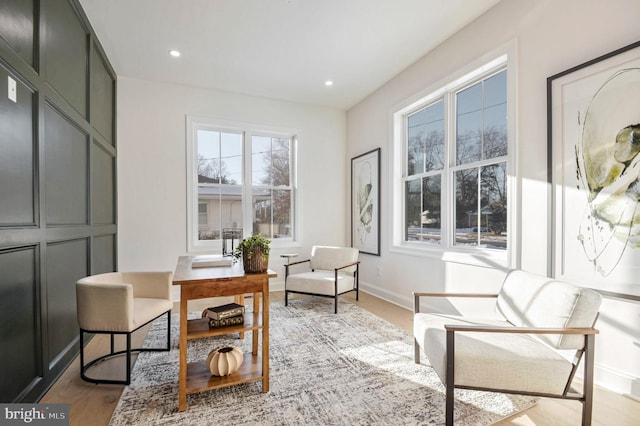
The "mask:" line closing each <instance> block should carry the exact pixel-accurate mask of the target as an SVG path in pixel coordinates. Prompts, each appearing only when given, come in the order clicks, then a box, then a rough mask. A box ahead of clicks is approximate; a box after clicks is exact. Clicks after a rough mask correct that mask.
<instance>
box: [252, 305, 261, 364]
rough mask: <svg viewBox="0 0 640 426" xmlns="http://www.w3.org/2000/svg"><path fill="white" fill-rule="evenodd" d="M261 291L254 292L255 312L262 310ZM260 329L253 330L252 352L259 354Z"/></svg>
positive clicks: (254, 354)
mask: <svg viewBox="0 0 640 426" xmlns="http://www.w3.org/2000/svg"><path fill="white" fill-rule="evenodd" d="M259 302H260V293H253V312H254V313H255V312H260V303H259ZM258 333H259V331H258V330H253V331H252V332H251V354H252V355H253V356H256V355H258Z"/></svg>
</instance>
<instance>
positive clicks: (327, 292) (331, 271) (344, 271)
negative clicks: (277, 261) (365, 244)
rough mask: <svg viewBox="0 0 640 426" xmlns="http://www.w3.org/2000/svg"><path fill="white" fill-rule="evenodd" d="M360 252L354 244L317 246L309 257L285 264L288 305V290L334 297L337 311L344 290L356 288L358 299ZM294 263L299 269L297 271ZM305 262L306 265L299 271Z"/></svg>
mask: <svg viewBox="0 0 640 426" xmlns="http://www.w3.org/2000/svg"><path fill="white" fill-rule="evenodd" d="M358 254H359V252H358V249H355V248H351V247H329V246H314V247H313V248H312V249H311V258H310V259H307V260H301V261H298V262H293V263H290V264H288V265H285V278H284V304H285V306H288V305H289V293H298V294H308V295H314V296H322V297H331V298H333V299H334V312H335V313H336V314H337V313H338V296H340V295H341V294H345V293H348V292H350V291H355V292H356V300H358V296H359V292H358V280H359V276H358V275H359V265H360V262H359V261H358ZM292 266H295V268H297V269H298V270H296V273H293V270H294V268H292ZM303 266H307V269H306V270H302V271H300V269H301V268H302V267H303ZM309 269H310V270H309Z"/></svg>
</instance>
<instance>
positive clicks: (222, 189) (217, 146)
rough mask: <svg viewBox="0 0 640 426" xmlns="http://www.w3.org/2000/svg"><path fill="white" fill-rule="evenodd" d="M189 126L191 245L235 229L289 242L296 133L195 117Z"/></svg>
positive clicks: (209, 244) (213, 243)
mask: <svg viewBox="0 0 640 426" xmlns="http://www.w3.org/2000/svg"><path fill="white" fill-rule="evenodd" d="M187 128H188V137H187V148H188V149H187V152H188V175H189V176H188V182H189V184H188V185H189V187H188V189H187V190H188V194H189V196H188V197H187V198H188V200H187V202H188V206H187V211H188V228H189V229H188V232H189V238H188V240H189V250H190V251H197V250H199V249H206V248H218V247H221V239H222V237H223V234H225V233H229V234H234V235H237V233H238V232H239V231H241V234H242V235H243V236H248V235H251V234H258V233H260V234H262V235H264V236H265V237H267V238H270V239H273V240H276V239H277V240H278V241H280V240H289V241H292V240H293V239H294V236H295V221H294V214H293V213H294V211H295V208H294V207H295V191H294V184H293V182H294V179H293V177H294V176H293V170H294V158H295V157H294V147H295V132H291V131H280V130H266V131H265V130H260V129H257V128H252V126H249V125H238V124H232V125H229V124H228V123H217V122H215V121H212V120H209V119H203V118H194V117H187ZM229 231H231V232H229Z"/></svg>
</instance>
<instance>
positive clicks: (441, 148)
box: [403, 69, 508, 250]
mask: <svg viewBox="0 0 640 426" xmlns="http://www.w3.org/2000/svg"><path fill="white" fill-rule="evenodd" d="M403 122H404V123H405V129H404V134H405V151H404V152H405V159H404V165H405V169H404V173H403V176H404V179H403V180H404V189H403V192H404V213H405V221H404V224H405V226H404V241H406V242H411V243H420V244H425V245H435V246H443V245H447V246H448V245H452V246H464V247H479V248H490V249H499V250H505V249H506V248H507V216H508V215H507V213H508V196H507V161H508V160H507V155H508V137H507V70H506V69H501V70H499V71H495V70H494V71H492V72H490V73H488V74H486V75H483V76H482V75H481V76H479V77H476V78H475V79H474V80H473V81H472V82H467V83H466V84H465V85H464V86H458V87H451V88H448V89H447V90H443V91H442V93H441V95H440V96H437V97H435V98H431V99H430V101H429V102H428V103H426V104H423V105H421V106H418V107H415V108H413V109H412V110H411V111H409V112H407V113H405V115H404V121H403Z"/></svg>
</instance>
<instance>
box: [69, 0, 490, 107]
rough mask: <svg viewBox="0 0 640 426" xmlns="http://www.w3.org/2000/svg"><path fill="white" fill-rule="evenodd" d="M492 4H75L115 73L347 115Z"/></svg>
mask: <svg viewBox="0 0 640 426" xmlns="http://www.w3.org/2000/svg"><path fill="white" fill-rule="evenodd" d="M498 1H500V0H80V3H81V4H82V7H83V8H84V10H85V12H86V14H87V16H88V18H89V21H90V22H91V25H92V26H93V28H94V30H95V32H96V34H97V36H98V39H99V40H100V42H101V43H102V46H103V47H104V50H105V51H106V54H107V56H108V57H109V60H110V61H111V64H112V65H113V67H114V69H115V71H116V73H117V74H118V76H120V77H135V78H141V79H145V80H155V81H162V82H171V83H178V84H186V85H189V86H196V87H203V88H213V89H219V90H224V91H229V92H236V93H243V94H248V95H253V96H261V97H267V98H274V99H281V100H288V101H294V102H302V103H308V104H315V105H322V106H329V107H335V108H339V109H349V108H350V107H352V106H353V105H355V104H357V103H358V102H359V101H361V100H362V99H364V98H365V97H366V96H367V95H369V94H370V93H371V92H373V91H374V90H376V89H377V88H379V87H380V86H382V85H383V84H384V83H385V82H387V81H388V80H389V79H391V78H392V77H393V76H394V75H396V74H398V73H399V72H401V71H402V70H404V69H405V68H406V67H408V66H409V65H411V64H412V63H414V62H415V61H416V60H418V59H419V58H420V57H422V56H424V55H425V54H426V53H427V52H428V51H430V50H431V49H433V48H434V47H435V46H437V45H438V44H440V43H441V42H442V41H444V40H445V39H446V38H448V37H450V36H451V35H452V34H454V33H455V32H456V31H458V30H459V29H461V28H462V27H464V26H465V25H467V24H468V23H469V22H471V21H472V20H473V19H475V18H476V17H478V16H479V15H481V14H482V13H484V12H485V11H486V10H488V9H489V8H491V7H492V6H493V5H495V4H496V3H498ZM171 49H177V50H179V51H180V52H181V53H182V56H181V57H180V58H173V57H171V56H170V55H169V53H168V52H169V50H171ZM326 80H332V81H333V82H334V85H333V86H331V87H327V86H325V85H324V82H325V81H326Z"/></svg>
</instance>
